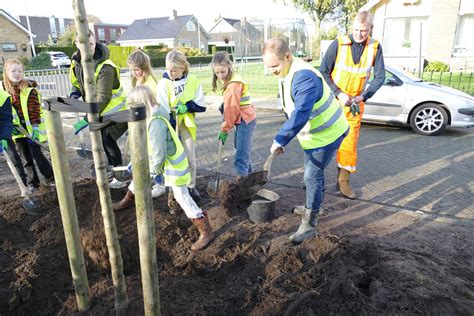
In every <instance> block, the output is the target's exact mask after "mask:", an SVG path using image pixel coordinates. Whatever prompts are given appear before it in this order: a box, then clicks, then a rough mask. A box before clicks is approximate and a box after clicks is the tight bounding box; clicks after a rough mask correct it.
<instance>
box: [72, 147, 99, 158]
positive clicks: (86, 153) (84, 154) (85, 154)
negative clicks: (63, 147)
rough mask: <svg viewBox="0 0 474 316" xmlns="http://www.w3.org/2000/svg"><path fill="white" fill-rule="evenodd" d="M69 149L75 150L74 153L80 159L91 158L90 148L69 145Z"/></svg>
mask: <svg viewBox="0 0 474 316" xmlns="http://www.w3.org/2000/svg"><path fill="white" fill-rule="evenodd" d="M69 149H72V150H75V151H76V154H77V155H78V156H79V157H81V158H82V159H89V160H92V159H93V156H92V150H90V149H85V148H82V147H69Z"/></svg>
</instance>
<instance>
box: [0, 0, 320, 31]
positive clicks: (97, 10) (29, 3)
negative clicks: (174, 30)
mask: <svg viewBox="0 0 474 316" xmlns="http://www.w3.org/2000/svg"><path fill="white" fill-rule="evenodd" d="M288 2H290V1H288ZM84 3H85V6H86V12H87V13H88V14H93V15H95V16H97V17H99V18H100V19H101V20H102V22H104V23H124V24H131V23H132V22H133V21H134V20H136V19H144V18H152V17H162V16H167V15H170V14H171V10H172V9H175V10H177V11H178V15H187V14H193V15H195V16H196V17H197V18H198V19H199V21H200V22H201V23H202V25H203V26H204V28H205V29H206V30H209V28H210V27H212V25H213V23H214V20H215V19H216V18H217V17H218V16H219V14H221V16H223V17H226V18H234V19H241V18H243V17H246V18H248V19H250V18H259V19H263V18H294V17H298V18H304V19H305V20H306V23H310V22H311V21H310V20H309V18H308V16H307V14H304V13H301V12H298V11H297V10H296V9H294V8H293V7H292V6H291V5H290V6H284V5H283V4H282V1H281V0H276V1H273V0H234V1H223V0H175V1H163V0H154V1H153V0H131V1H130V0H129V1H123V0H121V1H111V0H84ZM0 8H1V9H3V10H5V11H6V12H8V13H9V14H11V15H12V16H14V17H15V18H16V17H18V16H19V15H25V13H26V12H28V15H33V16H52V15H54V16H56V17H60V18H72V17H73V14H72V1H70V0H69V1H68V0H0ZM308 28H309V29H311V27H308Z"/></svg>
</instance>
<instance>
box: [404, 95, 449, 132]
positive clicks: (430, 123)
mask: <svg viewBox="0 0 474 316" xmlns="http://www.w3.org/2000/svg"><path fill="white" fill-rule="evenodd" d="M446 125H448V114H447V113H446V110H445V109H444V108H442V107H441V106H439V105H438V104H434V103H427V104H423V105H421V106H419V107H417V108H416V109H415V110H414V111H413V113H412V114H411V117H410V126H411V128H413V130H414V131H415V132H417V133H418V134H421V135H425V136H434V135H438V134H439V133H441V132H442V131H443V130H444V129H445V128H446Z"/></svg>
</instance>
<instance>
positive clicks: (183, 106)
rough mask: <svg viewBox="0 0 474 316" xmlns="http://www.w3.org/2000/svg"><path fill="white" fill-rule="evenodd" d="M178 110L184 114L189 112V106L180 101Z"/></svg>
mask: <svg viewBox="0 0 474 316" xmlns="http://www.w3.org/2000/svg"><path fill="white" fill-rule="evenodd" d="M176 112H177V113H178V114H184V113H186V112H188V106H187V105H186V104H182V103H179V104H178V106H177V107H176Z"/></svg>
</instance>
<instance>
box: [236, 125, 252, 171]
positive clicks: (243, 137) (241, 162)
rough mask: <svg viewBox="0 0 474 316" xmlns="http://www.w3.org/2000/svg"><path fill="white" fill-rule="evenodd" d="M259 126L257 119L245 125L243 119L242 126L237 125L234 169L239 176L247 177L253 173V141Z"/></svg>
mask: <svg viewBox="0 0 474 316" xmlns="http://www.w3.org/2000/svg"><path fill="white" fill-rule="evenodd" d="M256 126H257V119H255V120H253V121H251V122H249V123H248V124H247V123H245V121H244V120H243V119H241V120H240V124H238V125H235V137H234V149H235V162H234V167H235V170H236V171H237V175H239V176H243V177H245V176H247V175H248V174H249V173H252V161H251V151H252V139H253V133H254V131H255V127H256Z"/></svg>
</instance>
